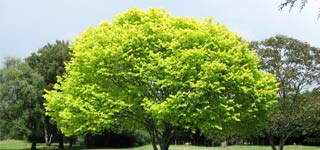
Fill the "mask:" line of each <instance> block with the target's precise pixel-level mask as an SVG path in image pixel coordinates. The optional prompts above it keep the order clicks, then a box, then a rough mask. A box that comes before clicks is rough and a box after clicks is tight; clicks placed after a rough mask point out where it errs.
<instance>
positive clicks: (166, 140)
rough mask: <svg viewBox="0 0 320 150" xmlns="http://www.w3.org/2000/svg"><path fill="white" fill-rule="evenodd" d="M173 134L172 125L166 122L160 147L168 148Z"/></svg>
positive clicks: (164, 149) (162, 149) (166, 149)
mask: <svg viewBox="0 0 320 150" xmlns="http://www.w3.org/2000/svg"><path fill="white" fill-rule="evenodd" d="M171 136H172V127H171V125H170V124H165V127H164V131H163V133H162V137H160V139H159V141H160V149H161V150H168V149H169V146H170V139H171Z"/></svg>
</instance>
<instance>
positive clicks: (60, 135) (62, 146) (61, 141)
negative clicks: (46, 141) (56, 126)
mask: <svg viewBox="0 0 320 150" xmlns="http://www.w3.org/2000/svg"><path fill="white" fill-rule="evenodd" d="M63 139H64V135H63V133H62V132H61V130H59V149H64V145H63Z"/></svg>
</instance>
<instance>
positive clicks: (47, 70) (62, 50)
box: [26, 41, 70, 148]
mask: <svg viewBox="0 0 320 150" xmlns="http://www.w3.org/2000/svg"><path fill="white" fill-rule="evenodd" d="M69 52H70V50H69V43H68V42H65V41H56V42H55V43H54V44H47V45H45V46H43V47H42V48H40V49H39V50H38V51H37V52H35V53H32V54H31V56H29V57H27V58H26V61H27V63H28V64H29V65H30V66H31V67H32V68H33V69H34V70H36V71H37V72H38V73H39V74H40V75H42V76H43V78H44V80H45V83H46V87H45V89H46V90H52V89H53V85H54V84H55V83H56V82H57V76H61V75H63V74H64V72H65V69H64V67H65V63H66V62H68V61H69V60H70V54H69ZM43 109H44V108H43ZM44 127H45V129H44V133H45V134H44V136H45V142H46V144H47V145H50V143H51V138H52V135H53V133H52V132H54V131H57V129H55V128H57V126H56V124H55V123H53V122H52V121H50V117H48V116H46V118H45V126H44ZM58 132H59V133H58V134H59V147H60V148H63V139H64V135H63V134H62V133H61V131H59V130H58Z"/></svg>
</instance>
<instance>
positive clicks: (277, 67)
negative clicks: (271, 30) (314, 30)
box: [251, 35, 320, 150]
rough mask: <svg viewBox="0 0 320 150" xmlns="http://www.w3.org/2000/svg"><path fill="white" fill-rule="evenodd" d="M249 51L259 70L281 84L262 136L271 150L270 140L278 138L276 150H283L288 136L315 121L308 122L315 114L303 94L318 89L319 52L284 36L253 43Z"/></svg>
mask: <svg viewBox="0 0 320 150" xmlns="http://www.w3.org/2000/svg"><path fill="white" fill-rule="evenodd" d="M251 48H252V49H255V50H257V54H258V56H259V57H260V65H259V67H260V68H261V69H263V70H265V71H266V72H269V73H273V74H275V75H276V79H277V81H278V82H279V83H280V85H279V86H280V87H279V92H278V94H279V96H280V99H279V102H278V106H277V107H276V108H275V109H274V110H273V113H272V114H271V115H270V117H269V120H268V121H269V126H268V128H267V129H266V131H265V132H266V134H267V135H268V137H269V139H270V143H271V145H272V147H273V149H274V150H275V149H276V147H275V144H274V140H273V139H274V137H275V136H276V137H280V140H279V149H280V150H282V149H283V146H284V144H285V141H286V140H287V139H288V138H289V137H290V136H292V135H294V134H301V132H302V131H307V130H308V129H310V127H311V126H309V125H307V124H306V123H307V122H309V121H310V119H311V120H312V119H314V118H310V117H311V116H310V114H313V113H314V111H313V109H311V108H310V106H308V105H307V104H308V103H309V102H307V99H306V98H305V97H304V93H305V92H306V91H307V90H312V88H316V87H319V83H318V82H319V73H320V69H319V67H320V65H319V60H320V59H319V58H320V57H319V54H320V50H319V48H316V47H312V46H310V45H309V44H308V43H306V42H301V41H299V40H296V39H293V38H289V37H286V36H283V35H277V36H274V37H271V38H268V39H266V40H264V41H261V42H252V43H251ZM311 106H312V105H311ZM312 116H313V115H312Z"/></svg>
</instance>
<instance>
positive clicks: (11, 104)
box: [0, 58, 44, 150]
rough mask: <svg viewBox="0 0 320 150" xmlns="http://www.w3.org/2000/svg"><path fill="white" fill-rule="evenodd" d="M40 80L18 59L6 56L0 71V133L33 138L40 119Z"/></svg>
mask: <svg viewBox="0 0 320 150" xmlns="http://www.w3.org/2000/svg"><path fill="white" fill-rule="evenodd" d="M43 88H44V79H43V78H42V76H41V75H39V74H38V73H37V72H36V71H34V70H33V69H32V68H30V67H29V66H28V64H26V63H23V62H21V61H20V60H18V59H13V58H7V59H6V60H5V63H4V68H3V69H1V70H0V120H1V121H0V130H1V131H0V132H1V134H3V135H6V138H24V137H28V138H29V139H30V140H31V142H32V146H31V149H32V150H35V149H36V138H37V136H38V135H39V133H40V132H41V126H42V125H43V122H44V115H43V114H44V111H43V109H42V108H43V106H42V104H43V101H42V100H43V98H42V94H43Z"/></svg>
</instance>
